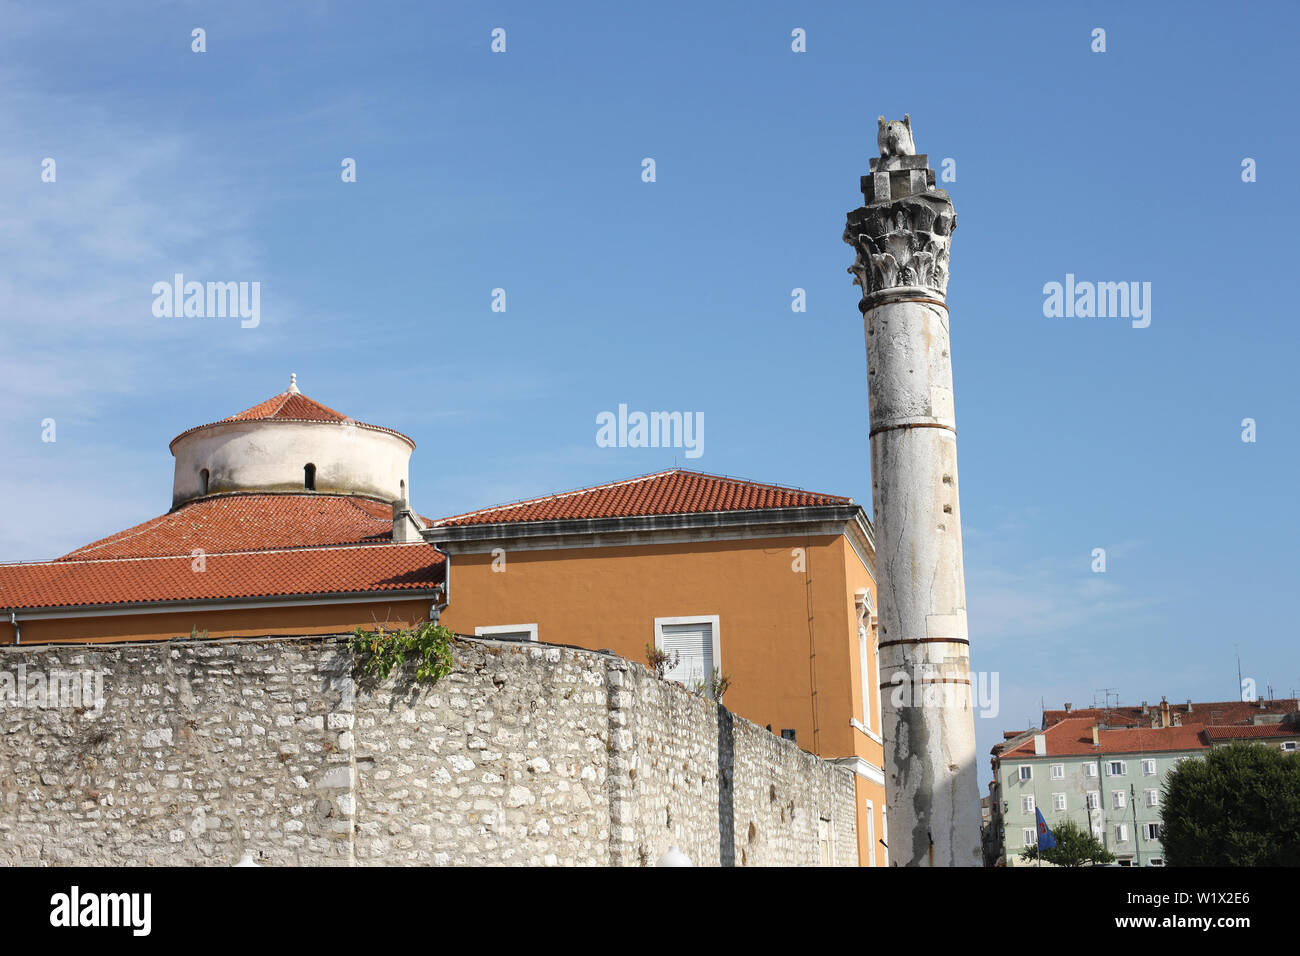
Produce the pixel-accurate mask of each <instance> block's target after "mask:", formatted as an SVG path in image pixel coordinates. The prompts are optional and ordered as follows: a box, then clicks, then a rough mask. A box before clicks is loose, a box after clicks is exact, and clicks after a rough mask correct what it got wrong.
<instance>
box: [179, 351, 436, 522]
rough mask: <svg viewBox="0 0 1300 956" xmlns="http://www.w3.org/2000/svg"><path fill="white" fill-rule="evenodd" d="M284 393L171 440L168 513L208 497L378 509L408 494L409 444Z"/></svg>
mask: <svg viewBox="0 0 1300 956" xmlns="http://www.w3.org/2000/svg"><path fill="white" fill-rule="evenodd" d="M296 378H297V377H296V376H294V378H293V380H291V381H290V384H289V390H288V391H286V392H281V393H280V394H279V395H276V396H274V397H273V398H270V399H268V400H267V401H265V402H262V403H261V404H260V405H255V406H253V407H252V408H250V409H247V410H246V411H243V412H240V413H239V414H238V415H232V416H231V417H230V418H226V419H223V420H221V421H219V422H213V423H212V424H210V425H200V426H199V427H197V428H191V429H190V430H189V431H185V432H182V433H181V434H180V435H177V436H176V437H175V438H174V439H172V443H171V451H172V454H173V455H175V456H176V476H175V480H174V481H173V483H172V507H173V508H176V507H178V506H179V505H181V504H183V503H185V502H186V501H191V500H193V499H195V498H202V497H205V496H208V495H220V494H233V493H239V492H277V491H279V492H296V493H299V494H301V493H302V492H303V491H319V492H323V493H328V494H347V495H362V496H365V497H368V498H375V499H378V500H380V501H384V502H391V501H393V500H395V499H397V498H407V497H409V495H410V459H411V452H412V451H414V450H415V442H413V441H411V439H409V438H407V437H406V436H405V435H403V434H401V433H400V432H396V431H393V430H392V429H390V428H381V427H379V426H377V425H367V424H365V423H363V422H358V421H355V420H354V419H351V418H348V417H347V416H346V415H343V414H341V413H339V412H336V411H334V410H333V409H332V408H327V407H326V406H324V405H322V404H320V403H319V402H315V401H312V400H311V399H310V398H308V397H307V396H305V395H303V394H302V393H300V392H299V391H298V386H297V381H296Z"/></svg>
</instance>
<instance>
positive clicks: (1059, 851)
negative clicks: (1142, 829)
mask: <svg viewBox="0 0 1300 956" xmlns="http://www.w3.org/2000/svg"><path fill="white" fill-rule="evenodd" d="M1052 839H1054V840H1055V841H1056V846H1054V847H1052V849H1050V850H1044V851H1043V859H1044V860H1045V861H1047V862H1048V863H1054V864H1056V865H1057V866H1087V865H1088V864H1089V863H1114V862H1115V854H1114V853H1111V852H1110V851H1109V850H1107V849H1106V848H1105V847H1104V846H1102V845H1101V844H1100V843H1098V842H1097V838H1096V837H1094V836H1093V835H1092V834H1091V833H1089V832H1088V831H1087V830H1084V829H1083V828H1082V827H1080V826H1079V825H1078V824H1077V823H1075V822H1074V821H1073V820H1066V821H1065V822H1063V823H1058V824H1057V825H1056V826H1054V827H1052ZM1020 859H1022V860H1037V859H1038V847H1036V846H1027V847H1025V848H1024V849H1023V850H1021V851H1020Z"/></svg>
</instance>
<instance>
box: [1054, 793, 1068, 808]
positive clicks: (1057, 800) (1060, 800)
mask: <svg viewBox="0 0 1300 956" xmlns="http://www.w3.org/2000/svg"><path fill="white" fill-rule="evenodd" d="M1052 808H1053V809H1054V810H1064V809H1065V794H1063V793H1054V794H1052Z"/></svg>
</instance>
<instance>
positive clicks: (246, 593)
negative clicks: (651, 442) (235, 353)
mask: <svg viewBox="0 0 1300 956" xmlns="http://www.w3.org/2000/svg"><path fill="white" fill-rule="evenodd" d="M170 448H171V452H172V455H173V456H174V457H175V474H174V479H173V487H172V501H171V507H170V509H169V510H168V511H167V512H166V513H165V514H162V515H160V516H158V517H155V518H152V519H150V520H148V521H145V522H143V523H141V524H138V525H136V526H134V527H131V528H128V529H126V530H124V531H120V532H118V533H117V534H113V535H110V536H108V537H106V538H103V539H101V540H99V541H95V542H92V543H90V544H87V545H85V546H83V547H80V548H78V549H77V550H75V551H73V552H71V553H69V554H66V555H64V556H63V557H61V558H58V559H55V560H52V561H38V562H23V563H10V564H0V643H10V644H13V643H21V644H34V643H49V642H59V643H86V642H125V641H159V640H168V639H172V638H178V637H189V636H191V635H195V636H204V637H208V638H241V637H259V638H260V637H268V636H285V637H291V636H303V635H320V634H346V633H349V632H351V631H352V630H353V629H354V628H357V627H365V628H373V627H375V626H376V625H377V624H384V625H385V626H386V627H393V626H399V625H410V624H414V623H417V622H420V621H425V620H431V619H432V620H438V621H440V622H441V623H443V624H446V625H447V626H448V627H450V628H451V629H452V630H453V631H455V632H456V633H458V634H461V635H465V636H470V637H478V638H481V639H488V640H526V641H540V642H544V643H555V644H569V645H576V646H579V647H583V648H588V649H592V650H608V651H610V652H612V653H614V654H617V655H619V656H621V657H625V658H627V659H629V660H633V661H638V662H645V660H646V658H647V649H648V647H655V648H659V649H661V650H666V651H669V652H671V653H674V654H675V655H676V657H675V659H676V661H677V663H676V665H675V666H674V667H673V668H672V669H671V670H670V671H669V672H668V674H667V677H668V678H669V679H676V680H680V681H682V682H683V683H685V684H687V686H693V685H694V683H695V682H696V681H707V680H709V679H710V678H711V677H713V676H714V674H715V672H716V673H717V674H718V675H726V676H727V677H729V678H730V686H729V689H728V690H727V691H726V694H725V698H724V701H725V704H726V706H727V708H728V709H729V710H731V711H733V712H734V713H736V714H739V715H740V716H742V717H744V718H746V719H748V720H750V721H753V722H755V723H757V724H759V725H760V726H765V727H767V728H768V729H770V730H771V731H772V733H774V734H781V735H783V736H786V737H789V738H792V739H794V740H795V741H796V742H797V743H798V744H799V746H801V747H802V748H803V749H805V750H808V751H810V752H811V753H814V754H817V755H818V756H821V757H823V758H827V759H834V760H837V761H839V762H842V763H844V764H845V765H847V766H849V767H851V768H852V769H853V771H854V772H855V775H856V776H855V779H856V781H857V797H858V844H859V861H860V863H861V864H862V865H864V866H880V865H887V862H888V855H887V854H888V850H887V847H886V845H885V841H884V839H883V838H884V834H885V826H884V823H885V821H884V806H885V800H884V776H883V771H882V769H881V767H882V762H883V752H882V743H881V737H880V731H881V713H880V696H879V687H880V676H879V671H878V664H877V656H876V654H877V647H876V629H875V620H874V618H875V610H874V609H875V608H876V606H877V605H876V584H875V579H874V570H875V560H876V555H875V545H874V539H873V533H872V527H871V524H870V522H869V520H868V518H867V516H866V514H865V512H864V511H863V509H862V507H861V506H860V505H858V504H856V503H855V502H854V501H853V500H852V499H851V498H846V497H841V496H836V495H828V494H816V493H812V492H807V491H802V490H799V489H795V488H787V487H782V486H778V485H771V484H763V483H758V482H753V481H745V480H740V479H736V478H727V477H721V476H716V475H708V474H702V473H698V472H692V471H686V470H683V469H672V470H669V471H664V472H659V473H657V474H652V475H645V476H641V477H636V478H630V479H626V480H623V481H615V482H611V483H607V484H602V485H596V486H594V487H590V488H584V489H581V490H577V491H570V492H565V493H561V494H552V495H547V496H544V497H540V498H534V499H530V500H527V501H521V502H515V503H510V504H505V505H498V506H495V507H489V508H484V509H481V510H478V511H474V512H470V513H467V514H461V515H454V516H448V517H443V518H440V519H430V518H427V517H424V516H421V515H420V514H418V513H417V512H416V511H414V510H413V508H412V506H411V504H410V502H411V501H412V500H413V498H412V492H411V488H410V473H409V465H410V457H411V454H412V452H413V451H414V450H415V442H414V441H413V440H412V439H410V438H408V437H407V436H406V435H404V434H402V433H401V432H398V431H396V430H394V429H392V428H387V427H383V426H379V425H368V424H365V423H363V422H360V421H357V420H355V419H353V418H350V417H348V416H347V415H344V414H342V413H340V412H337V411H335V410H333V409H332V408H329V407H327V406H325V405H323V404H321V403H319V402H316V401H314V400H312V399H310V398H308V397H307V396H305V395H303V394H302V393H301V392H300V391H299V389H298V386H297V383H296V379H291V382H290V385H289V388H288V389H287V390H286V391H284V392H282V393H280V394H279V395H276V396H274V397H272V398H270V399H268V400H266V401H264V402H262V403H260V404H258V405H254V406H253V407H252V408H249V409H246V410H245V411H242V412H239V413H238V414H235V415H231V416H229V417H228V418H223V419H221V420H219V421H216V422H212V423H211V424H206V425H200V426H197V427H195V428H191V429H189V430H187V431H185V432H182V433H181V434H180V435H178V436H177V437H176V438H174V439H173V440H172V442H171V445H170Z"/></svg>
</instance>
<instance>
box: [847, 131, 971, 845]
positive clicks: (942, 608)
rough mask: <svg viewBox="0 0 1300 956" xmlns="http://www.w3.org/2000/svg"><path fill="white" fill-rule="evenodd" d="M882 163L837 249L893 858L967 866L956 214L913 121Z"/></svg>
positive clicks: (885, 141)
mask: <svg viewBox="0 0 1300 956" xmlns="http://www.w3.org/2000/svg"><path fill="white" fill-rule="evenodd" d="M880 146H881V156H880V158H879V159H872V160H871V166H870V169H871V172H870V175H867V176H863V177H862V193H863V196H864V197H865V199H866V204H865V205H864V206H862V207H860V208H858V209H855V210H853V211H852V212H850V213H849V214H848V224H847V226H846V227H845V230H844V241H845V242H847V243H848V244H849V245H851V246H853V248H854V251H855V252H856V253H857V259H856V261H855V263H854V265H853V266H852V268H850V270H849V271H850V272H851V273H853V274H854V275H855V276H856V279H855V280H854V281H855V283H856V284H858V285H860V286H861V287H862V292H863V296H862V301H861V303H860V304H859V306H858V308H859V309H860V310H861V311H862V315H863V321H864V324H865V326H866V340H867V387H868V399H869V402H870V408H871V486H872V487H871V493H872V506H873V510H874V513H875V514H874V522H875V532H876V553H877V556H878V558H877V578H878V584H879V596H880V599H879V605H880V608H879V615H880V628H879V635H880V668H881V676H880V680H881V691H880V696H881V711H882V713H883V715H884V721H883V722H884V742H885V791H886V802H887V805H888V810H889V833H888V835H887V837H886V839H887V840H888V845H889V856H890V860H891V861H892V862H893V863H894V864H895V865H903V866H978V865H980V806H979V788H978V784H977V780H976V765H975V722H974V715H973V711H972V706H971V703H972V702H971V680H970V642H969V640H968V639H967V631H966V584H965V579H964V575H963V571H962V549H961V508H960V506H959V504H958V495H957V432H956V421H955V418H954V414H953V392H952V362H951V357H950V355H949V345H948V306H947V304H946V302H945V294H946V291H947V287H948V247H949V243H950V241H951V239H952V231H953V229H954V228H955V227H956V224H957V218H956V215H955V213H954V212H953V206H952V201H951V200H950V199H949V198H948V194H947V193H946V192H945V191H944V190H942V189H936V188H934V182H935V176H934V170H932V169H930V168H929V163H928V161H927V157H926V156H924V155H919V156H918V155H915V150H914V148H913V146H912V137H911V124H910V121H907V120H905V121H904V123H885V122H884V120H883V117H882V119H881V124H880Z"/></svg>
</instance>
